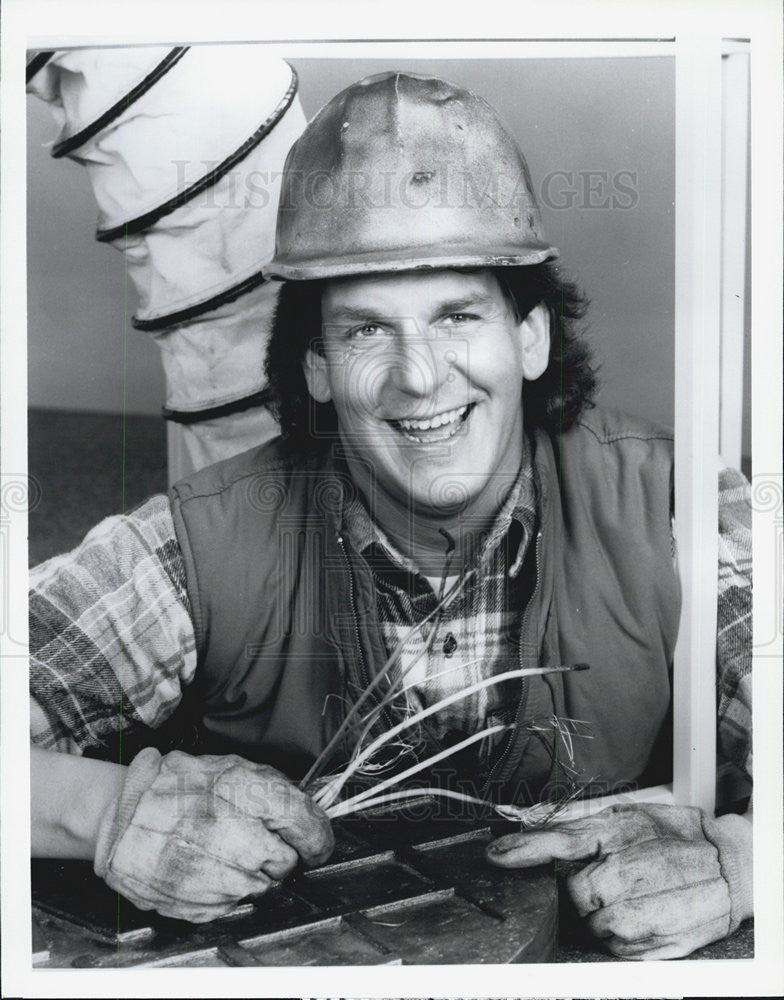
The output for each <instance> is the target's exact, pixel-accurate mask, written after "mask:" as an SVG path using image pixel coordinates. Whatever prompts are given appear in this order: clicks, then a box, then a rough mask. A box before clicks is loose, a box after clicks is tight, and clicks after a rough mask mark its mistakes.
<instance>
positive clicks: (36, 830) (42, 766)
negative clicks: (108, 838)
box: [30, 747, 128, 860]
mask: <svg viewBox="0 0 784 1000" xmlns="http://www.w3.org/2000/svg"><path fill="white" fill-rule="evenodd" d="M127 770H128V769H127V768H126V767H122V766H121V765H119V764H109V763H106V762H104V761H100V760H91V759H89V758H87V757H77V756H72V755H70V754H64V753H56V752H55V751H53V750H41V749H40V748H39V747H31V748H30V798H31V809H30V813H31V848H32V856H33V857H34V858H83V859H85V860H92V859H93V856H94V851H95V839H96V835H97V832H98V824H99V822H100V818H101V816H102V814H103V813H104V811H105V810H106V809H107V807H108V806H109V805H110V804H111V802H112V801H114V800H115V799H116V798H117V796H118V795H119V794H120V792H121V791H122V787H123V783H124V781H125V774H126V772H127Z"/></svg>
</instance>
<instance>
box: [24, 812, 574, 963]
mask: <svg viewBox="0 0 784 1000" xmlns="http://www.w3.org/2000/svg"><path fill="white" fill-rule="evenodd" d="M335 832H336V839H337V846H336V849H335V852H334V854H333V856H332V858H331V859H330V862H329V864H327V865H325V866H323V867H322V868H319V869H315V870H313V871H302V872H297V873H295V874H294V875H293V876H292V877H290V878H289V879H287V880H286V882H285V883H281V884H278V885H275V886H273V887H272V888H271V889H270V890H269V892H267V893H266V894H265V895H264V896H262V897H259V898H258V899H256V900H254V901H252V902H246V903H243V904H241V905H240V906H239V907H237V909H236V910H235V911H234V912H233V913H232V914H231V915H229V916H228V917H226V918H224V919H222V920H217V921H213V922H212V923H209V924H203V925H197V924H190V923H187V922H185V921H177V920H170V919H167V918H165V917H159V916H158V915H156V914H152V913H149V912H142V911H141V910H138V909H136V907H134V906H133V905H131V904H130V903H128V902H127V901H126V900H124V899H122V898H121V897H119V896H118V895H117V894H116V893H114V892H112V891H111V890H110V889H109V888H108V887H107V886H106V885H105V884H104V883H103V882H102V881H100V880H99V879H98V878H96V876H95V875H94V874H93V872H92V868H91V866H90V865H89V864H88V863H86V862H76V861H69V862H59V861H35V862H33V879H32V885H33V915H34V942H35V946H34V964H35V965H36V966H37V967H39V968H68V967H70V968H84V967H96V968H98V967H100V968H107V967H123V968H125V967H129V966H145V967H156V966H173V967H198V966H313V965H384V964H440V963H449V964H455V963H458V964H464V963H486V962H487V963H499V962H502V963H503V962H543V961H549V960H551V959H552V958H553V956H554V952H555V945H554V939H555V926H556V898H557V892H556V885H555V880H554V877H553V873H552V869H551V868H550V867H544V868H537V869H533V870H531V871H509V870H502V869H497V868H493V867H492V866H491V865H489V864H488V863H487V862H486V861H485V858H484V850H485V846H486V845H487V843H488V841H489V840H490V839H491V838H492V837H493V836H494V834H493V833H492V832H491V828H490V826H488V825H486V824H480V823H476V822H471V821H462V820H450V819H446V820H432V819H424V820H422V819H418V820H406V819H404V818H402V817H400V816H384V817H380V818H376V819H374V820H367V819H356V818H355V819H351V820H347V821H344V822H341V823H337V824H335Z"/></svg>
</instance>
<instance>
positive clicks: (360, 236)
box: [264, 72, 558, 280]
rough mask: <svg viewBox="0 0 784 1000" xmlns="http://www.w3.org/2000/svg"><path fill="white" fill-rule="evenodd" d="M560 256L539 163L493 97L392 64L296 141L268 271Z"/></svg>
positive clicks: (345, 270) (334, 103)
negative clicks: (547, 229)
mask: <svg viewBox="0 0 784 1000" xmlns="http://www.w3.org/2000/svg"><path fill="white" fill-rule="evenodd" d="M557 256H558V250H556V249H555V247H552V246H550V245H549V243H548V242H547V241H546V239H545V237H544V233H543V231H542V223H541V217H540V214H539V208H538V205H537V203H536V197H535V195H534V191H533V186H532V183H531V176H530V174H529V172H528V166H527V164H526V162H525V160H524V158H523V155H522V153H521V152H520V150H519V148H518V146H517V143H516V142H515V140H514V139H513V138H512V136H511V135H510V134H509V133H508V132H507V131H506V129H505V128H504V126H503V125H502V123H501V121H500V119H499V118H498V115H497V114H496V113H495V111H493V109H492V108H491V107H490V105H489V104H487V103H486V102H485V101H483V100H482V99H481V98H479V97H476V96H475V95H474V94H471V93H470V92H469V91H467V90H463V89H462V88H460V87H457V86H455V85H454V84H451V83H447V82H446V81H444V80H439V79H436V78H434V77H429V76H420V75H418V74H413V73H398V72H387V73H379V74H377V75H375V76H369V77H367V78H365V79H364V80H360V81H359V82H358V83H355V84H353V85H352V86H350V87H348V88H347V89H346V90H344V91H342V93H340V94H338V95H337V96H336V97H334V98H333V99H332V100H331V101H330V102H329V103H328V104H327V105H326V106H325V107H324V108H322V110H321V111H320V112H319V113H318V114H317V115H316V117H315V118H314V119H313V121H312V122H311V123H310V124H309V125H308V127H307V128H306V129H305V131H304V132H303V134H302V135H301V136H300V138H299V139H298V140H297V141H296V142H295V143H294V145H293V146H292V148H291V150H290V151H289V155H288V157H287V159H286V166H285V171H284V177H283V185H282V189H281V199H280V203H279V207H278V222H277V233H276V243H275V256H274V258H273V260H272V261H271V263H270V264H269V265H267V267H266V268H265V269H264V272H265V274H266V275H267V276H268V277H276V278H282V279H287V280H306V279H313V278H329V277H339V276H341V275H357V274H372V273H377V272H385V271H409V270H415V269H420V268H440V267H455V266H462V267H482V266H487V267H490V266H499V265H501V266H504V265H519V264H538V263H541V262H542V261H545V260H548V259H550V258H553V257H557Z"/></svg>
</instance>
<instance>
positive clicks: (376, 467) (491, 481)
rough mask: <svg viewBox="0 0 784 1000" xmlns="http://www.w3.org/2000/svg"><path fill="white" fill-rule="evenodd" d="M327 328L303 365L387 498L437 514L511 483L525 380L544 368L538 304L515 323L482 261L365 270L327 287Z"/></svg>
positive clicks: (545, 337)
mask: <svg viewBox="0 0 784 1000" xmlns="http://www.w3.org/2000/svg"><path fill="white" fill-rule="evenodd" d="M322 333H323V354H317V353H315V352H312V351H311V352H309V353H308V355H307V358H306V364H305V374H306V378H307V380H308V387H309V389H310V392H311V394H312V395H313V396H314V398H315V399H316V400H318V401H319V402H327V401H328V400H332V402H333V404H334V406H335V409H336V411H337V417H338V428H339V432H340V436H341V440H342V441H343V444H344V445H345V446H346V448H347V450H348V453H349V456H350V458H349V461H350V464H351V465H352V466H353V468H352V471H353V472H356V470H357V467H358V465H360V466H364V467H365V468H367V467H368V466H369V467H370V468H371V469H372V475H373V478H374V479H375V483H376V486H377V488H380V489H382V490H383V491H384V492H385V493H386V494H387V496H388V497H389V498H391V499H394V500H395V501H396V502H398V503H402V504H404V505H407V506H410V507H414V508H415V509H419V510H422V511H423V512H425V511H427V512H430V513H434V514H437V513H444V514H447V513H449V512H450V511H454V510H455V508H457V507H459V508H460V509H461V510H462V512H464V513H470V511H471V508H472V505H477V504H479V502H480V498H483V502H482V507H485V506H486V502H487V501H488V499H490V498H491V497H492V495H493V493H494V491H495V489H496V487H497V488H498V490H499V491H500V490H501V489H503V488H505V489H508V486H509V476H510V474H511V475H514V474H516V472H517V470H518V468H519V464H520V454H521V444H522V430H523V414H522V406H521V390H522V383H523V379H524V378H538V377H539V375H541V373H542V372H543V371H544V368H545V367H546V365H547V358H548V354H549V321H548V316H547V312H546V310H545V309H544V308H543V307H536V308H535V309H534V310H533V311H532V312H531V313H530V314H529V316H528V317H526V319H524V320H523V321H520V320H518V319H517V318H516V316H515V314H514V311H513V308H512V305H511V303H510V302H508V300H507V299H506V298H505V296H504V294H503V293H502V291H501V287H500V285H499V284H498V281H497V280H496V278H495V276H494V275H493V273H492V272H491V271H489V270H485V271H475V272H472V273H466V272H460V271H456V270H441V271H428V272H416V273H403V274H383V275H369V276H367V277H358V278H348V279H342V280H337V281H332V282H330V283H329V284H328V285H327V286H326V289H325V291H324V294H323V298H322ZM352 458H353V459H354V461H353V462H352V461H351V459H352ZM360 478H361V479H365V478H366V476H364V475H362V476H361V477H360ZM496 499H497V500H499V502H500V500H501V499H502V496H499V497H498V498H494V499H491V500H490V502H491V503H495V500H496Z"/></svg>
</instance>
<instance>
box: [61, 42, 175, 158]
mask: <svg viewBox="0 0 784 1000" xmlns="http://www.w3.org/2000/svg"><path fill="white" fill-rule="evenodd" d="M189 47H190V46H188V45H183V46H179V47H176V48H173V49H172V50H171V52H169V53H167V55H166V56H164V58H163V59H162V60H161V61H160V62H159V63H158V65H157V66H156V67H155V68H154V69H153V70H152V72H151V73H148V74H147V76H145V78H144V79H143V80H141V81H140V83H138V84H137V85H136V86H135V87H133V88H132V89H131V90H129V91H128V93H127V94H125V95H124V96H123V97H121V98H120V100H119V101H117V102H115V103H114V104H113V105H112V106H111V107H110V108H108V110H106V111H105V112H104V113H103V114H102V115H100V116H99V117H98V118H96V119H95V120H94V121H93V122H91V123H90V124H89V125H87V126H85V128H83V129H80V130H79V131H78V132H77V133H75V134H74V135H72V136H68V137H67V138H65V139H62V140H61V141H60V142H58V143H56V144H55V145H54V147H53V148H52V156H53V157H54V159H56V160H57V159H60V157H62V156H67V155H68V154H69V153H72V152H73V151H74V150H76V149H78V148H79V147H80V146H83V145H84V144H85V143H86V142H88V141H89V140H90V139H92V138H93V136H94V135H97V134H98V133H99V132H100V131H101V130H102V129H104V128H106V126H107V125H109V124H110V123H111V122H112V121H114V119H115V118H117V117H118V116H119V115H121V114H123V113H124V112H125V111H127V109H128V108H129V107H130V105H131V104H133V103H134V101H138V99H139V98H140V97H141V96H142V95H143V94H146V93H147V91H148V90H149V89H150V88H151V87H153V86H154V85H155V84H156V83H157V82H158V80H160V79H161V77H162V76H164V75H165V74H166V73H168V72H169V70H170V69H171V68H172V66H175V65H176V64H177V63H178V62H179V61H180V59H182V57H183V56H184V55H185V53H186V52H187V51H188V49H189Z"/></svg>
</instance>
